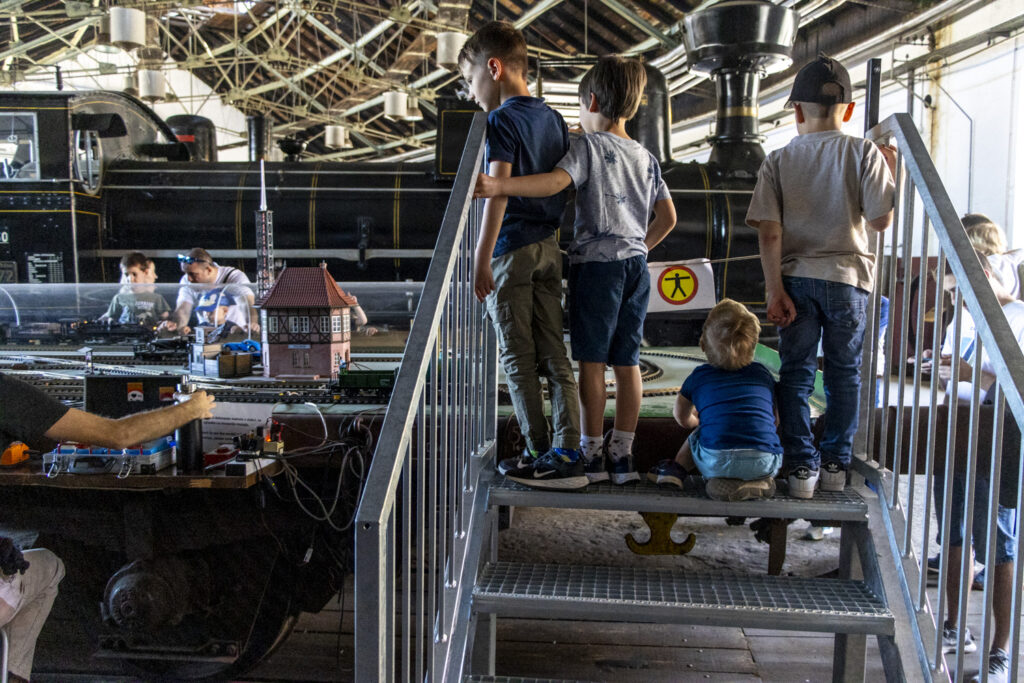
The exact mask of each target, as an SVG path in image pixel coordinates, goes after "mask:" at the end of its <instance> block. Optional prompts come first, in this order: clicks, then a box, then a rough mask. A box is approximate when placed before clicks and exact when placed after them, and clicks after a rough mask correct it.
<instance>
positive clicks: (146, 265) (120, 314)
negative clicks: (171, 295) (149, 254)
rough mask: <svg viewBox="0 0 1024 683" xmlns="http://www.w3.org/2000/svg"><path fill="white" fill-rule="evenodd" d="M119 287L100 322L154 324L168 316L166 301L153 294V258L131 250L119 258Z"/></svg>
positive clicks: (154, 290) (169, 310) (154, 273)
mask: <svg viewBox="0 0 1024 683" xmlns="http://www.w3.org/2000/svg"><path fill="white" fill-rule="evenodd" d="M121 282H122V283H123V284H124V287H122V288H121V291H119V292H118V293H117V294H115V295H114V298H113V299H111V301H110V306H109V307H107V312H106V313H104V314H103V315H101V316H100V317H99V321H100V322H116V323H121V324H126V323H140V324H142V325H156V324H157V322H158V321H160V320H166V319H167V317H168V316H169V315H170V313H171V307H170V306H169V305H168V304H167V300H166V299H164V298H163V297H162V296H160V295H159V294H157V293H156V287H155V286H154V283H155V282H156V267H155V266H154V264H153V259H150V258H146V255H145V254H143V253H141V252H138V251H133V252H130V253H128V254H125V255H124V256H122V257H121Z"/></svg>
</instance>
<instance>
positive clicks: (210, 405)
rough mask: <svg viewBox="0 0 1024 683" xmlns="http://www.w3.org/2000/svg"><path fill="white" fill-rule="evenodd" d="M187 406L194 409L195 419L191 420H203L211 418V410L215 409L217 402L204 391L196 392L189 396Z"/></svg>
mask: <svg viewBox="0 0 1024 683" xmlns="http://www.w3.org/2000/svg"><path fill="white" fill-rule="evenodd" d="M187 405H189V406H192V408H193V409H194V413H193V414H194V415H195V418H193V419H200V420H205V419H206V418H208V417H213V409H214V408H216V407H217V401H216V399H214V397H213V396H211V395H210V394H208V393H206V392H205V391H197V392H195V393H194V394H191V396H190V397H189V399H188V403H187Z"/></svg>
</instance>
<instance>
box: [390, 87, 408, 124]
mask: <svg viewBox="0 0 1024 683" xmlns="http://www.w3.org/2000/svg"><path fill="white" fill-rule="evenodd" d="M408 100H409V95H408V94H407V93H404V92H401V91H398V90H388V91H387V92H386V93H384V116H387V117H388V118H391V119H404V118H405V116H406V113H407V109H406V107H407V104H408Z"/></svg>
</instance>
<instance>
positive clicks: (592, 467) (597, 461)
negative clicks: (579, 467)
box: [583, 447, 609, 484]
mask: <svg viewBox="0 0 1024 683" xmlns="http://www.w3.org/2000/svg"><path fill="white" fill-rule="evenodd" d="M583 471H584V472H585V473H586V475H587V479H588V480H589V481H590V483H591V484H596V483H597V482H599V481H608V479H609V476H608V458H607V453H606V452H605V449H604V447H602V448H601V450H600V451H598V453H597V455H595V456H594V457H593V458H591V459H590V460H587V459H586V458H585V457H584V458H583Z"/></svg>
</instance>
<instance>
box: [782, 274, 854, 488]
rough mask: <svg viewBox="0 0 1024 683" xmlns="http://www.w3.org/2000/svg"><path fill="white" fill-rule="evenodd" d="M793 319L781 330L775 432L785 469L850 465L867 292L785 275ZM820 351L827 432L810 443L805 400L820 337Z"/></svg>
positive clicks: (812, 376)
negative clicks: (777, 416)
mask: <svg viewBox="0 0 1024 683" xmlns="http://www.w3.org/2000/svg"><path fill="white" fill-rule="evenodd" d="M782 284H783V286H784V287H785V288H786V293H787V294H789V298H790V299H792V300H793V305H794V307H795V308H796V319H795V320H793V322H792V324H790V325H789V326H787V327H784V328H782V329H780V330H779V359H780V361H781V366H780V368H779V390H778V391H779V421H780V424H779V436H780V438H781V440H782V449H783V451H784V457H783V470H784V471H787V472H788V471H790V470H792V469H793V468H795V467H799V466H800V465H806V466H808V467H810V468H812V469H817V468H818V466H819V465H820V464H821V463H822V462H825V463H828V462H835V461H838V462H841V463H842V464H843V465H844V466H848V465H849V464H850V453H851V450H852V446H853V435H854V433H855V432H856V431H857V408H858V405H857V404H858V397H859V395H860V365H861V350H862V348H863V346H864V328H865V322H866V320H865V319H866V317H867V316H866V309H867V302H868V292H867V291H866V290H863V289H860V288H858V287H854V286H853V285H847V284H843V283H840V282H830V281H828V280H816V279H812V278H804V277H784V278H782ZM819 340H820V341H821V346H822V354H823V355H824V381H825V400H826V402H827V408H826V413H825V417H824V420H825V431H824V433H823V434H822V437H821V442H820V445H819V446H820V452H819V449H816V448H815V447H814V437H813V436H812V434H811V416H810V409H809V407H808V405H807V399H808V397H810V395H811V392H813V391H814V376H815V372H816V371H817V369H818V361H817V355H818V341H819Z"/></svg>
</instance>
